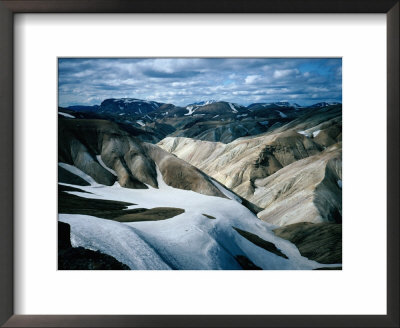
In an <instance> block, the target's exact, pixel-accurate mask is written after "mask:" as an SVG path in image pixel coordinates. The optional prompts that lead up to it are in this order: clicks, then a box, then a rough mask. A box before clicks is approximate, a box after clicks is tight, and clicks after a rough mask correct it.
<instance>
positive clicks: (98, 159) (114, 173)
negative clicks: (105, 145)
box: [96, 155, 118, 177]
mask: <svg viewBox="0 0 400 328" xmlns="http://www.w3.org/2000/svg"><path fill="white" fill-rule="evenodd" d="M96 158H97V161H98V162H99V163H100V165H101V166H102V167H104V168H105V169H106V170H107V171H108V172H110V173H111V174H113V175H115V176H116V177H117V176H118V175H117V172H115V171H114V170H113V169H110V168H109V167H108V166H107V165H106V164H105V163H104V162H103V160H102V159H101V155H96Z"/></svg>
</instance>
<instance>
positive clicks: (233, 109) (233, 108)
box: [228, 103, 238, 113]
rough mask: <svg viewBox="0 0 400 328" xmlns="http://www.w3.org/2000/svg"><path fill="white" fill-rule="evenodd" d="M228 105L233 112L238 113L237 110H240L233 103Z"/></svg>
mask: <svg viewBox="0 0 400 328" xmlns="http://www.w3.org/2000/svg"><path fill="white" fill-rule="evenodd" d="M228 105H229V107H230V108H231V109H232V112H233V113H237V112H238V111H237V109H236V108H235V106H233V104H232V103H228Z"/></svg>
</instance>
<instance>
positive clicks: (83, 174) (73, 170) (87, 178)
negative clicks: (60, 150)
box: [58, 162, 98, 186]
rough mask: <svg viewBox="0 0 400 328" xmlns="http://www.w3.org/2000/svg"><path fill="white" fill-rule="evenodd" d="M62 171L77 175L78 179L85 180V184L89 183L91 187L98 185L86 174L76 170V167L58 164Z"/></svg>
mask: <svg viewBox="0 0 400 328" xmlns="http://www.w3.org/2000/svg"><path fill="white" fill-rule="evenodd" d="M58 165H59V166H61V167H62V168H63V169H65V170H67V171H68V172H70V173H72V174H75V175H77V176H78V177H80V178H82V179H83V180H85V181H86V182H87V183H90V184H91V185H92V186H95V185H98V183H97V182H96V181H95V180H94V179H93V178H92V177H91V176H90V175H88V174H86V173H85V172H83V171H81V170H80V169H78V168H77V167H76V166H73V165H69V164H67V163H61V162H60V163H58Z"/></svg>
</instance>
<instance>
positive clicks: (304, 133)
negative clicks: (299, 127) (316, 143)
mask: <svg viewBox="0 0 400 328" xmlns="http://www.w3.org/2000/svg"><path fill="white" fill-rule="evenodd" d="M297 133H299V134H302V135H303V136H306V137H307V138H309V137H310V134H309V133H308V132H306V131H297Z"/></svg>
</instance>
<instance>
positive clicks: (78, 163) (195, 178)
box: [58, 118, 225, 197]
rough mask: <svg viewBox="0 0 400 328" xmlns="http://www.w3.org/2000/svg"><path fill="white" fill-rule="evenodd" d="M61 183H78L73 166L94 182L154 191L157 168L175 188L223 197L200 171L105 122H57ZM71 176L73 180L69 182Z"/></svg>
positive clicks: (74, 120) (67, 120)
mask: <svg viewBox="0 0 400 328" xmlns="http://www.w3.org/2000/svg"><path fill="white" fill-rule="evenodd" d="M58 131H59V139H58V141H59V149H58V161H59V163H61V166H62V169H63V170H62V171H61V174H60V176H59V178H60V182H66V183H77V181H76V180H77V179H78V178H79V177H78V178H76V177H75V176H76V174H75V176H73V175H72V176H71V174H67V173H65V171H66V170H67V171H69V172H70V173H71V170H73V168H71V166H72V167H76V168H78V169H79V170H81V171H83V172H84V173H85V174H87V175H88V176H90V177H91V178H92V179H93V180H94V181H95V182H96V183H99V184H103V185H107V186H111V185H113V184H114V183H115V182H116V181H118V183H119V184H120V185H121V186H123V187H127V188H134V189H137V188H139V189H147V188H149V187H148V186H151V187H154V188H157V187H158V184H157V168H158V169H159V170H160V171H161V174H162V176H163V178H164V180H165V182H166V183H167V184H168V185H170V186H173V187H175V188H180V189H186V190H193V191H197V192H200V193H204V194H206V195H212V196H220V197H225V196H224V195H223V194H222V193H221V191H220V190H219V189H218V188H217V187H216V186H215V185H214V184H213V183H212V181H210V179H209V178H208V177H207V176H206V175H205V174H203V173H202V172H201V171H199V170H198V169H196V168H195V167H193V166H192V165H190V164H188V163H187V162H185V161H183V160H180V159H178V158H177V157H176V156H173V155H171V154H169V153H167V152H165V151H163V150H162V149H160V148H159V147H157V146H155V145H153V144H148V143H145V142H142V141H140V140H139V139H137V138H135V137H133V136H132V135H130V134H129V133H128V132H126V131H124V130H122V129H120V128H119V127H118V125H116V124H115V123H112V122H109V121H104V120H88V119H85V120H80V119H68V118H65V119H64V118H60V119H59V130H58ZM72 177H73V180H71V179H72Z"/></svg>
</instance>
